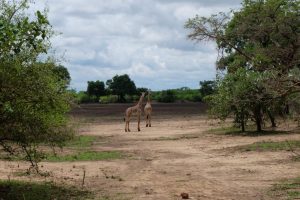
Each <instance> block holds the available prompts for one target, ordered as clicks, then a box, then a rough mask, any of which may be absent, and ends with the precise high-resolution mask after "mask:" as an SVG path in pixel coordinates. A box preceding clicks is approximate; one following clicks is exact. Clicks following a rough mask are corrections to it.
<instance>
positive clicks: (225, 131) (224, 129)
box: [205, 126, 242, 135]
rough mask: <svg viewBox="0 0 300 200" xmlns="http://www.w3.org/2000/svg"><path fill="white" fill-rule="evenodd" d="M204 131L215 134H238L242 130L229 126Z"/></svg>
mask: <svg viewBox="0 0 300 200" xmlns="http://www.w3.org/2000/svg"><path fill="white" fill-rule="evenodd" d="M205 133H209V134H215V135H228V134H240V133H242V132H241V129H240V128H237V127H233V126H229V127H220V128H213V129H210V130H208V131H205Z"/></svg>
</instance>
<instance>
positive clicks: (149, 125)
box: [149, 113, 151, 127]
mask: <svg viewBox="0 0 300 200" xmlns="http://www.w3.org/2000/svg"><path fill="white" fill-rule="evenodd" d="M149 127H151V113H150V114H149Z"/></svg>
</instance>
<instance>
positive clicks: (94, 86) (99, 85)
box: [87, 80, 105, 100]
mask: <svg viewBox="0 0 300 200" xmlns="http://www.w3.org/2000/svg"><path fill="white" fill-rule="evenodd" d="M87 94H88V95H89V96H96V97H97V100H99V98H100V96H103V95H105V85H104V82H103V81H99V80H97V81H88V86H87Z"/></svg>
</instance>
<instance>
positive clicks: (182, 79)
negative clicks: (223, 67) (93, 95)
mask: <svg viewBox="0 0 300 200" xmlns="http://www.w3.org/2000/svg"><path fill="white" fill-rule="evenodd" d="M45 1H46V0H40V1H38V2H37V3H36V5H35V7H37V8H43V7H44V5H45ZM240 2H241V0H228V1H223V0H210V1H207V0H139V1H136V0H113V1H111V0H100V1H99V0H89V1H82V0H48V1H47V3H46V5H48V7H49V10H50V12H49V19H50V23H51V24H52V25H53V28H54V29H55V30H56V31H58V32H61V33H62V35H60V36H58V37H55V38H53V40H52V41H53V47H54V48H56V49H57V52H66V53H65V57H66V60H67V61H68V62H66V63H65V66H66V67H67V68H68V70H69V71H70V73H71V76H72V83H71V84H72V87H75V88H76V89H78V90H85V89H86V82H87V81H89V80H102V81H106V80H107V79H110V78H112V77H113V76H114V75H116V74H119V75H120V74H124V73H127V74H129V75H130V77H131V78H132V79H133V80H134V81H135V83H136V85H137V86H138V87H148V88H151V89H153V90H158V89H168V88H179V87H182V86H188V87H191V88H198V87H199V81H200V80H205V79H206V80H207V79H213V78H214V76H215V60H216V58H217V52H216V49H215V46H214V44H213V43H197V44H195V43H194V42H193V41H189V40H187V38H186V36H187V33H188V31H187V30H185V29H184V28H183V26H184V23H185V21H186V20H187V19H188V18H190V17H194V16H195V15H196V14H199V15H202V16H209V15H211V14H213V13H218V12H220V11H223V12H228V11H229V10H230V8H237V7H238V6H239V4H240Z"/></svg>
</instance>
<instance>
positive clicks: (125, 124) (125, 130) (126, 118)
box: [125, 117, 127, 132]
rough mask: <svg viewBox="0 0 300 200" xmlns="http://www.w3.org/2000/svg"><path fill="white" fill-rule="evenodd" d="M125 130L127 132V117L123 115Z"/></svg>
mask: <svg viewBox="0 0 300 200" xmlns="http://www.w3.org/2000/svg"><path fill="white" fill-rule="evenodd" d="M125 132H127V117H125Z"/></svg>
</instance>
